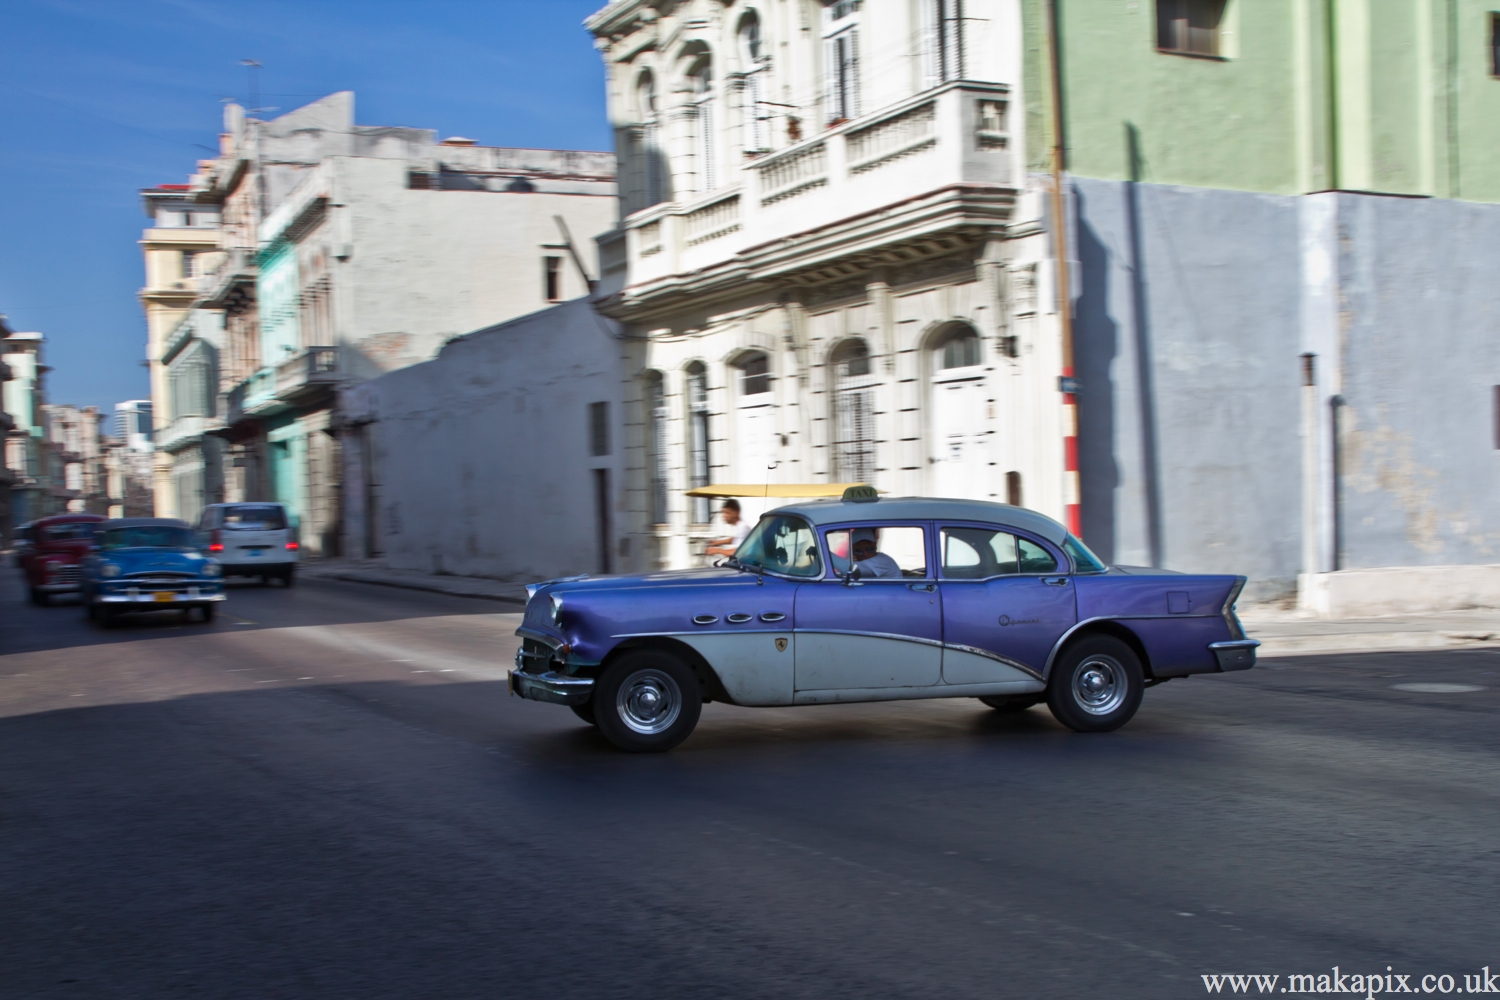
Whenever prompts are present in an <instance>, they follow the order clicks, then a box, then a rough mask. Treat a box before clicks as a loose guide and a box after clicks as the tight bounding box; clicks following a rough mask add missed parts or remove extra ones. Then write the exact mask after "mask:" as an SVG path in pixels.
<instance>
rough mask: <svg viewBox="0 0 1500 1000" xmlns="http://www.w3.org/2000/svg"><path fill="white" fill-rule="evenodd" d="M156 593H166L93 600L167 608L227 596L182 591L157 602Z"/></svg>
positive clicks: (108, 595)
mask: <svg viewBox="0 0 1500 1000" xmlns="http://www.w3.org/2000/svg"><path fill="white" fill-rule="evenodd" d="M158 593H166V591H156V590H142V591H139V592H137V593H128V592H127V593H124V594H100V595H98V596H97V597H95V598H94V603H96V604H155V605H158V606H168V605H173V604H208V603H210V602H212V601H223V600H227V596H226V595H225V594H222V593H220V594H197V593H194V592H192V591H183V592H181V593H177V592H175V591H174V592H173V594H172V599H171V600H170V601H159V600H157V599H156V595H157V594H158Z"/></svg>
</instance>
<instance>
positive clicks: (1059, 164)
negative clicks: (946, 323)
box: [1047, 0, 1083, 538]
mask: <svg viewBox="0 0 1500 1000" xmlns="http://www.w3.org/2000/svg"><path fill="white" fill-rule="evenodd" d="M1058 27H1059V25H1058V19H1057V0H1048V2H1047V41H1048V54H1049V55H1050V56H1051V61H1052V67H1051V69H1052V74H1051V78H1052V255H1053V257H1054V259H1055V260H1056V261H1057V319H1058V324H1059V326H1060V327H1061V330H1060V331H1059V332H1060V333H1061V339H1062V376H1061V377H1060V378H1059V379H1058V385H1057V388H1058V391H1060V392H1061V393H1062V401H1063V421H1062V424H1063V512H1064V514H1065V517H1066V520H1067V523H1068V530H1069V531H1071V532H1072V533H1073V534H1075V535H1077V536H1078V537H1079V538H1082V537H1083V502H1082V501H1083V490H1082V487H1081V486H1080V485H1079V481H1078V383H1077V380H1076V379H1075V378H1074V376H1073V296H1072V294H1071V292H1070V291H1069V289H1068V279H1069V278H1070V277H1071V275H1070V274H1069V273H1068V212H1067V208H1068V205H1067V197H1066V195H1065V194H1064V192H1063V167H1064V163H1063V156H1064V153H1065V151H1066V148H1067V147H1066V145H1065V143H1064V141H1063V107H1062V70H1061V68H1060V65H1059V63H1060V58H1059V51H1058V49H1059V42H1058V37H1057V36H1058Z"/></svg>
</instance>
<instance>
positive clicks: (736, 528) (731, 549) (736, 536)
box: [704, 497, 750, 557]
mask: <svg viewBox="0 0 1500 1000" xmlns="http://www.w3.org/2000/svg"><path fill="white" fill-rule="evenodd" d="M719 513H720V514H721V515H723V517H724V523H725V524H727V525H729V535H728V536H727V537H725V538H715V539H714V540H713V541H711V542H709V543H708V548H707V549H706V550H704V551H705V554H707V555H708V556H710V557H713V556H732V555H734V553H735V552H736V550H738V549H739V547H740V543H741V542H743V541H744V540H745V536H747V535H749V534H750V523H749V522H748V521H746V520H745V519H744V518H742V517H740V502H739V501H738V500H736V499H734V498H733V497H730V498H729V499H728V500H725V501H724V506H722V507H720V508H719Z"/></svg>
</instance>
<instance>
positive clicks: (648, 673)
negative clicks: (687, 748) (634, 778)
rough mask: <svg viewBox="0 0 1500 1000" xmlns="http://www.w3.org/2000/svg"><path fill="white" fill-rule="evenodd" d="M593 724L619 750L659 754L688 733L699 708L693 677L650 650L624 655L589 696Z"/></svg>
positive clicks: (700, 698) (675, 660) (672, 659)
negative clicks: (592, 712) (590, 696)
mask: <svg viewBox="0 0 1500 1000" xmlns="http://www.w3.org/2000/svg"><path fill="white" fill-rule="evenodd" d="M591 704H592V705H593V709H594V724H595V725H597V726H598V727H599V731H600V732H601V733H603V734H604V738H605V739H607V740H609V741H610V742H611V743H613V744H614V745H615V746H617V747H619V748H620V749H621V750H628V751H630V752H631V753H660V752H661V751H664V750H670V749H672V748H673V747H675V746H676V745H677V744H679V743H681V742H682V741H683V740H685V739H687V738H688V734H689V733H691V732H692V731H693V727H694V726H696V725H697V724H698V714H699V713H700V712H701V711H702V710H703V696H702V694H701V693H700V692H699V690H698V678H697V677H696V676H694V674H693V671H692V670H691V669H689V667H688V665H687V664H686V663H683V662H682V660H680V659H678V658H677V657H676V656H673V655H672V654H671V653H665V652H662V651H660V650H655V649H640V650H633V651H631V652H627V653H625V654H624V655H623V656H621V657H620V658H619V659H617V660H616V661H615V662H614V663H612V664H610V666H609V667H608V668H607V669H606V670H605V671H604V673H603V675H602V676H601V677H600V678H599V680H598V682H597V683H596V684H595V685H594V696H593V698H592V699H591Z"/></svg>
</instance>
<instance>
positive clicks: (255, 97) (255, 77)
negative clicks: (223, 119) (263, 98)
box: [240, 59, 264, 114]
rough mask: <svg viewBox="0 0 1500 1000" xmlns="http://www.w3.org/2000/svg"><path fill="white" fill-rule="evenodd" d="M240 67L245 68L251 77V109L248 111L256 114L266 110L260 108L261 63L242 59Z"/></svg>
mask: <svg viewBox="0 0 1500 1000" xmlns="http://www.w3.org/2000/svg"><path fill="white" fill-rule="evenodd" d="M240 65H241V66H243V67H245V70H246V73H247V75H248V76H249V77H250V107H249V108H247V109H246V110H247V111H248V112H249V113H251V114H256V113H258V112H260V111H262V110H264V109H263V108H261V106H260V63H258V62H256V61H255V60H254V59H241V60H240Z"/></svg>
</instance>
